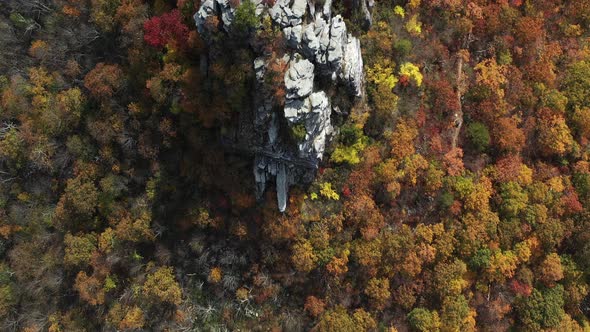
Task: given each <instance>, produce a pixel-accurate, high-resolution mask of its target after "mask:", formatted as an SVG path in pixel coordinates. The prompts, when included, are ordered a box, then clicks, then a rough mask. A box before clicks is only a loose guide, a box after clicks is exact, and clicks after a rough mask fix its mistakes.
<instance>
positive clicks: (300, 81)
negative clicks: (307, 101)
mask: <svg viewBox="0 0 590 332" xmlns="http://www.w3.org/2000/svg"><path fill="white" fill-rule="evenodd" d="M313 79H314V65H313V63H311V62H310V61H309V60H307V59H302V58H301V57H300V56H299V55H297V54H296V55H295V56H294V57H293V59H292V60H291V61H290V62H289V69H287V71H286V72H285V88H286V89H287V95H286V97H287V99H296V98H304V97H307V96H309V95H310V94H311V92H312V91H313Z"/></svg>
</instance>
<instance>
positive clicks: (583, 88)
mask: <svg viewBox="0 0 590 332" xmlns="http://www.w3.org/2000/svg"><path fill="white" fill-rule="evenodd" d="M563 86H564V87H565V90H564V93H565V96H566V97H567V99H568V100H569V105H570V107H571V108H572V109H574V108H587V107H590V95H589V94H588V91H590V61H579V62H576V63H574V64H572V65H570V66H569V68H568V69H567V71H566V75H565V78H564V80H563Z"/></svg>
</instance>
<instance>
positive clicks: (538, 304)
mask: <svg viewBox="0 0 590 332" xmlns="http://www.w3.org/2000/svg"><path fill="white" fill-rule="evenodd" d="M563 295H564V290H563V286H561V285H557V286H555V287H554V288H547V289H543V290H539V289H533V292H532V294H531V295H530V296H528V297H518V298H517V299H516V301H515V306H514V307H515V310H516V317H517V318H518V320H519V323H520V325H521V326H522V328H523V330H524V331H540V330H541V329H546V328H552V327H557V326H558V325H559V324H560V322H561V321H562V319H563V318H564V315H565V311H564V310H563V306H564V300H563Z"/></svg>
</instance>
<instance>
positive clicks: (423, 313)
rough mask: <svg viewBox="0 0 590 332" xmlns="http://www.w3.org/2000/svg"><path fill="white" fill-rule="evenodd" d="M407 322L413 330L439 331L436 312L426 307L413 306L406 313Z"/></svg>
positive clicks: (424, 331)
mask: <svg viewBox="0 0 590 332" xmlns="http://www.w3.org/2000/svg"><path fill="white" fill-rule="evenodd" d="M407 318H408V322H409V323H410V327H411V328H412V330H414V331H419V332H438V331H440V327H441V322H440V318H439V317H438V312H436V311H430V310H428V309H426V308H414V309H413V310H412V311H410V313H409V314H408V317H407Z"/></svg>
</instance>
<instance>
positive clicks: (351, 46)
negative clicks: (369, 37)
mask: <svg viewBox="0 0 590 332" xmlns="http://www.w3.org/2000/svg"><path fill="white" fill-rule="evenodd" d="M340 78H341V79H342V80H343V81H344V82H347V83H348V85H349V86H350V88H351V89H352V91H353V92H354V95H355V96H356V97H361V95H362V93H363V82H364V68H363V56H362V54H361V42H360V40H358V38H356V37H352V36H351V35H348V41H347V43H346V48H345V49H344V59H343V62H342V71H341V72H340Z"/></svg>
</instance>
